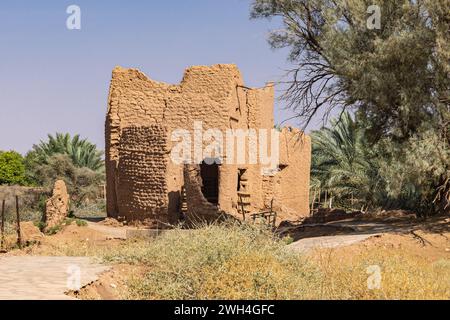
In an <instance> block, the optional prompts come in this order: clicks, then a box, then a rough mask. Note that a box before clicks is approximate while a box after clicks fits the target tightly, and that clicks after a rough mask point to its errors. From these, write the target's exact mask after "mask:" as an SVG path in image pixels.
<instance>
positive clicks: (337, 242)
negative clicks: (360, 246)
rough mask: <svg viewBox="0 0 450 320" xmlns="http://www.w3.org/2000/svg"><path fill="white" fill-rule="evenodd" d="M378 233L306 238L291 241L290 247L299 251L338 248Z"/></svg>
mask: <svg viewBox="0 0 450 320" xmlns="http://www.w3.org/2000/svg"><path fill="white" fill-rule="evenodd" d="M377 235H380V233H368V234H350V235H337V236H324V237H314V238H304V239H300V240H298V241H296V242H293V243H291V244H290V245H288V248H290V249H293V250H295V251H298V252H307V251H309V250H311V249H315V248H336V247H342V246H349V245H352V244H355V243H358V242H361V241H364V240H366V239H368V238H370V237H374V236H377Z"/></svg>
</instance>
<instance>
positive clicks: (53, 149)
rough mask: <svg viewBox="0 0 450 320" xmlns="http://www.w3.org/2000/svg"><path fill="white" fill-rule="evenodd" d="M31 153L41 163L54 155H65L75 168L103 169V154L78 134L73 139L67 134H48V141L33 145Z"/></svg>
mask: <svg viewBox="0 0 450 320" xmlns="http://www.w3.org/2000/svg"><path fill="white" fill-rule="evenodd" d="M31 152H32V153H33V156H34V157H35V158H36V159H39V161H40V162H43V163H46V162H47V161H48V159H49V158H50V157H51V156H53V155H55V154H66V155H68V156H69V157H70V158H71V159H72V162H73V164H74V165H75V166H77V167H80V168H83V167H86V168H89V169H91V170H94V171H100V170H102V169H103V167H104V161H103V152H102V151H100V150H98V149H97V146H96V145H94V144H92V143H90V142H89V141H88V140H87V139H81V138H80V135H78V134H77V135H75V136H74V137H71V136H70V134H68V133H66V134H62V133H56V135H55V136H52V135H51V134H49V135H48V141H41V142H40V143H39V144H38V145H33V150H32V151H31Z"/></svg>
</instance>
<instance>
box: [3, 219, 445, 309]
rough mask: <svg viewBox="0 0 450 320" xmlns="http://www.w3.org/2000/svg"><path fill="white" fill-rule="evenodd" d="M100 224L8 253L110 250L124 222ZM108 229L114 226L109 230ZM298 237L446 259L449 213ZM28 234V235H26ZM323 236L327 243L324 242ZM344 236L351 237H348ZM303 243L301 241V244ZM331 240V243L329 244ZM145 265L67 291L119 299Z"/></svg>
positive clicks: (318, 244)
mask: <svg viewBox="0 0 450 320" xmlns="http://www.w3.org/2000/svg"><path fill="white" fill-rule="evenodd" d="M110 227H111V228H113V229H111V228H104V227H103V226H101V225H95V226H94V227H92V225H91V224H89V225H88V226H87V227H78V226H76V225H75V224H72V225H70V226H67V227H65V228H64V229H63V230H62V231H61V232H59V233H58V234H56V235H52V236H43V235H42V234H34V235H33V234H32V233H33V232H31V231H28V232H29V233H31V234H32V237H33V239H35V241H36V242H35V243H32V245H30V246H28V247H26V248H24V249H22V250H12V251H10V252H8V253H6V254H0V258H1V257H8V256H24V255H26V256H40V257H42V256H61V255H63V253H64V255H66V256H95V255H98V254H99V252H101V251H102V250H111V248H113V247H114V246H119V245H120V244H121V243H123V241H124V240H120V239H117V237H115V235H117V234H119V233H120V232H123V228H122V227H120V226H117V229H114V227H113V226H110ZM111 230H112V231H111ZM291 231H292V232H291V233H292V238H293V239H294V240H297V241H295V242H293V243H292V244H290V246H294V247H295V246H297V247H301V246H302V245H303V246H304V247H307V250H306V251H305V254H308V255H309V256H310V257H311V259H317V258H318V257H323V256H324V254H325V255H334V256H339V258H340V259H344V260H347V261H351V260H352V259H353V258H354V257H356V256H358V255H360V254H364V253H367V252H370V251H373V250H378V249H395V250H399V251H401V252H405V253H408V254H411V255H415V256H417V257H420V258H421V259H426V260H427V261H430V262H433V261H438V260H442V259H450V219H449V218H439V219H433V220H429V221H426V222H423V221H410V220H405V221H401V219H400V220H398V219H397V220H396V221H389V219H388V220H384V221H369V222H365V221H354V220H351V219H350V220H346V221H339V222H331V223H328V224H326V225H323V224H322V225H321V224H319V225H316V226H308V227H304V226H301V227H300V228H294V230H291ZM28 236H29V235H28ZM324 239H326V240H327V241H326V242H327V243H328V245H323V244H324V241H323V240H324ZM345 239H351V241H346V240H345ZM302 243H303V244H302ZM330 244H331V245H330ZM143 272H144V269H143V268H142V267H139V266H132V265H112V266H111V268H110V269H109V271H107V272H103V273H102V274H100V275H99V276H98V280H97V281H95V282H93V283H90V284H88V285H86V286H85V287H84V288H83V289H82V290H80V291H78V292H71V293H70V296H71V297H73V298H78V299H107V300H113V299H119V298H124V297H125V298H126V291H127V286H126V282H127V279H128V277H129V276H130V275H134V276H137V277H139V275H140V274H142V273H143Z"/></svg>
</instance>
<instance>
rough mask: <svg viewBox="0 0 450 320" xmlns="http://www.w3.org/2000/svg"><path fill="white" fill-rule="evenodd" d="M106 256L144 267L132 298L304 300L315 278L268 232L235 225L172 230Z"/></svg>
mask: <svg viewBox="0 0 450 320" xmlns="http://www.w3.org/2000/svg"><path fill="white" fill-rule="evenodd" d="M107 260H109V261H120V262H126V263H139V264H144V265H146V266H147V267H148V272H147V273H146V275H145V277H144V278H143V279H142V278H141V277H139V278H135V279H133V277H132V278H131V279H130V282H129V286H130V291H129V295H128V297H127V298H131V299H253V298H257V299H288V298H302V297H304V295H305V294H306V292H309V291H310V290H308V289H310V288H309V286H310V283H313V282H314V281H310V280H311V279H312V278H314V279H316V277H318V274H317V272H315V271H314V270H313V269H312V267H311V266H309V265H308V264H307V263H306V261H305V260H304V259H302V258H301V257H300V256H298V255H294V254H290V253H288V252H287V251H286V250H285V244H284V243H283V241H281V240H280V239H277V238H275V237H274V236H273V235H272V234H271V233H270V232H269V231H267V230H262V229H259V228H255V227H252V226H248V225H238V224H232V225H228V226H218V225H212V226H204V227H202V228H200V229H196V230H172V231H169V232H167V233H165V234H163V235H162V236H161V237H160V238H158V239H156V240H155V241H153V242H148V243H146V244H143V243H135V245H134V246H131V247H128V248H126V250H121V251H118V252H114V253H111V254H110V255H109V256H108V257H107ZM316 280H317V279H316Z"/></svg>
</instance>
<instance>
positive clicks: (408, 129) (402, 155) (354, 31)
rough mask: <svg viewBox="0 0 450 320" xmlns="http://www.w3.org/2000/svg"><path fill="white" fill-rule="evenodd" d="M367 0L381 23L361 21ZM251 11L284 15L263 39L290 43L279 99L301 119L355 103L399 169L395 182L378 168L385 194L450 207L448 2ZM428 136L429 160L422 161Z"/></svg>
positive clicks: (386, 1) (386, 0)
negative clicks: (448, 158) (288, 67)
mask: <svg viewBox="0 0 450 320" xmlns="http://www.w3.org/2000/svg"><path fill="white" fill-rule="evenodd" d="M371 5H377V6H378V7H379V8H380V9H381V28H379V29H374V30H371V29H370V28H368V27H367V19H368V18H369V16H370V14H368V13H367V9H368V8H369V6H371ZM251 16H252V17H253V18H272V17H275V18H279V19H281V21H282V24H283V26H284V27H283V28H281V29H278V30H277V31H274V32H272V33H271V36H270V44H271V45H272V46H273V47H274V48H289V49H290V55H289V59H290V61H291V63H292V64H293V68H292V70H290V72H289V73H288V75H287V81H286V85H287V89H286V92H285V94H284V98H285V99H286V101H287V103H288V106H289V107H291V108H292V109H294V110H295V111H296V113H297V115H298V117H299V118H300V119H302V120H303V122H304V124H305V125H307V124H308V123H309V122H310V121H311V119H312V118H313V117H314V116H315V115H317V114H319V113H323V114H325V115H327V114H328V113H329V112H330V111H331V110H332V109H333V108H339V109H344V110H345V109H351V110H354V111H355V112H356V115H357V117H358V121H359V123H360V125H361V127H362V128H364V129H363V130H364V136H365V137H366V140H367V142H368V143H370V144H371V147H372V148H373V149H376V150H377V152H378V159H379V160H382V161H385V165H384V166H381V165H380V167H381V168H388V167H389V166H388V165H387V164H389V163H391V164H395V166H397V172H398V170H400V172H402V173H403V175H402V177H401V181H402V183H401V187H399V186H398V185H396V184H397V183H398V181H395V179H391V178H392V177H393V176H394V174H393V172H391V173H392V174H391V173H389V170H388V169H386V170H384V174H385V175H386V178H387V179H386V183H387V185H386V190H387V191H388V192H389V194H390V195H391V196H393V197H395V196H397V197H399V199H397V200H402V201H399V203H406V202H405V201H403V200H405V199H403V197H407V198H408V199H409V200H411V202H410V204H409V206H412V207H414V206H415V205H418V207H420V208H422V209H423V210H427V211H429V212H440V213H443V212H449V211H450V182H449V181H450V164H449V162H448V161H447V162H446V160H445V159H446V153H447V150H448V149H449V147H450V98H449V92H450V76H449V72H450V59H449V57H450V32H449V29H450V2H449V1H448V0H420V1H413V0H370V1H369V0H361V1H349V0H255V1H254V2H253V5H252V12H251ZM431 140H432V141H434V143H435V144H434V147H435V148H436V150H435V152H433V153H429V154H428V156H433V157H435V158H434V159H433V160H431V161H429V162H427V164H424V163H422V162H423V161H422V160H423V159H422V158H421V157H426V156H427V147H426V144H427V141H428V142H429V141H431ZM413 143H416V146H415V147H413V146H412V144H413ZM428 151H429V150H428ZM442 159H444V160H442ZM437 167H439V169H436V168H437ZM411 170H416V171H414V172H411ZM417 177H422V179H419V178H417ZM426 179H430V180H427V183H426V187H425V186H424V185H423V184H422V182H423V181H422V180H426ZM394 190H396V191H395V192H394ZM411 190H414V192H411ZM419 199H420V201H419ZM423 203H429V204H432V205H431V206H429V207H428V209H425V207H424V206H422V205H420V204H423Z"/></svg>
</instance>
